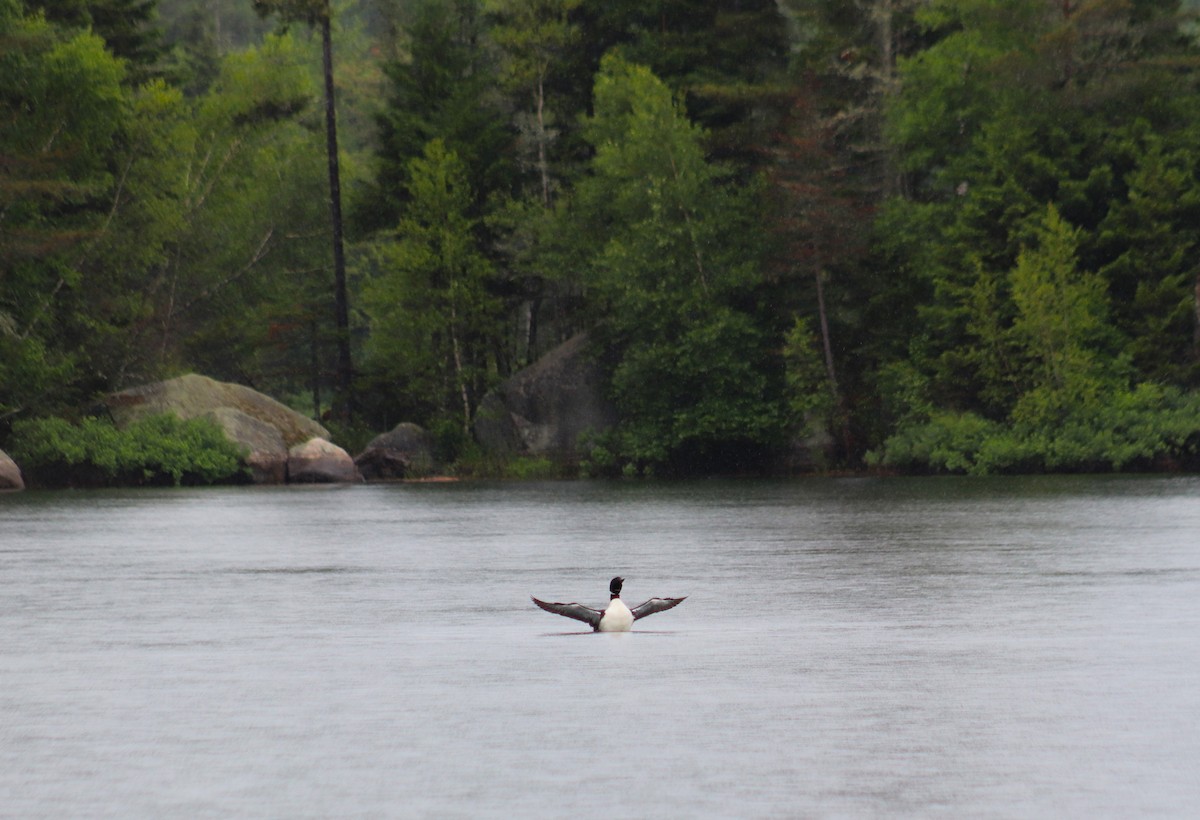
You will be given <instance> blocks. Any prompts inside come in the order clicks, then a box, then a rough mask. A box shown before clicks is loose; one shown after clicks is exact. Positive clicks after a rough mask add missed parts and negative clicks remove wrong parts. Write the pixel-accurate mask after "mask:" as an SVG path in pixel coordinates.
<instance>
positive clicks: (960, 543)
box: [0, 477, 1200, 817]
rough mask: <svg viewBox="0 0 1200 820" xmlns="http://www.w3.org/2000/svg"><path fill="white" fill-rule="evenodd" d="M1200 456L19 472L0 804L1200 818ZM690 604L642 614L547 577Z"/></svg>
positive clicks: (216, 812) (118, 812)
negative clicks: (529, 472)
mask: <svg viewBox="0 0 1200 820" xmlns="http://www.w3.org/2000/svg"><path fill="white" fill-rule="evenodd" d="M1198 531H1200V481H1197V480H1195V479H1186V478H1082V477H1076V478H1038V479H994V480H992V479H988V480H968V479H948V480H943V479H923V480H894V479H889V480H880V479H841V480H826V479H820V480H818V479H811V480H800V481H793V482H749V481H747V482H697V483H680V484H675V483H667V482H663V483H635V482H631V483H599V482H597V483H557V484H504V485H487V484H461V485H445V484H441V485H433V486H431V485H416V486H387V487H357V488H272V489H265V488H263V489H250V488H239V489H229V490H176V491H167V490H161V491H160V490H149V491H134V492H108V493H71V492H64V493H26V494H21V495H10V496H4V497H0V806H3V807H4V808H2V809H0V815H5V816H8V815H11V816H16V817H66V816H114V817H116V816H120V817H127V816H180V817H183V816H187V817H192V816H203V815H211V816H264V815H268V816H289V817H290V816H347V815H371V816H439V817H444V816H471V817H475V816H498V815H510V814H513V813H514V812H519V813H521V814H524V815H531V816H535V817H558V816H564V815H569V814H572V815H580V816H594V815H596V814H599V813H602V812H613V813H615V814H619V815H623V816H645V815H648V814H650V813H652V812H653V813H663V814H666V815H668V816H695V815H718V816H831V815H832V816H873V815H874V816H878V815H884V816H892V815H910V816H922V817H924V816H931V815H933V816H948V817H951V816H952V817H959V816H963V815H964V814H966V815H971V816H976V815H984V816H1092V815H1100V816H1113V817H1116V816H1119V817H1127V816H1131V815H1140V814H1161V815H1168V816H1188V815H1190V814H1191V813H1192V811H1193V810H1194V806H1195V805H1196V803H1197V801H1198V799H1200V784H1197V783H1196V778H1195V776H1194V771H1193V769H1194V766H1195V761H1196V760H1198V759H1200V733H1197V732H1196V731H1195V728H1196V726H1197V725H1200V688H1198V687H1197V686H1196V683H1195V682H1196V680H1197V679H1200V653H1197V652H1196V645H1197V638H1198V636H1200V546H1198V542H1200V539H1197V538H1196V533H1197V532H1198ZM616 574H621V575H624V576H625V577H626V579H627V580H626V585H625V596H624V597H626V599H627V600H630V601H641V600H643V599H645V598H649V597H652V596H656V595H659V596H680V595H688V596H690V597H689V598H688V600H687V601H686V602H684V604H683V605H681V606H679V607H677V608H676V609H673V610H671V611H669V612H664V613H660V614H657V615H655V616H653V620H645V621H639V622H638V624H637V625H636V628H635V631H634V632H633V633H631V634H594V633H591V632H590V631H576V630H575V629H574V627H575V626H576V625H575V624H573V623H572V622H569V621H566V620H565V619H562V618H558V617H556V616H554V615H550V614H547V613H544V612H542V611H540V610H538V609H536V608H535V607H534V606H533V605H532V603H531V602H530V601H529V595H530V594H535V595H537V596H538V597H542V598H550V599H553V600H579V601H581V602H584V603H590V604H592V605H600V604H603V603H604V602H605V601H606V600H607V584H608V579H609V578H611V577H612V576H613V575H616Z"/></svg>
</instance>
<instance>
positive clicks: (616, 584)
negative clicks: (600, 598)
mask: <svg viewBox="0 0 1200 820" xmlns="http://www.w3.org/2000/svg"><path fill="white" fill-rule="evenodd" d="M623 583H625V579H624V578H620V577H617V578H613V579H612V580H611V581H609V582H608V591H609V593H611V594H612V596H613V597H614V598H615V597H616V596H618V595H620V594H621V584H623Z"/></svg>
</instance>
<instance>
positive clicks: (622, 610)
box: [596, 598, 633, 632]
mask: <svg viewBox="0 0 1200 820" xmlns="http://www.w3.org/2000/svg"><path fill="white" fill-rule="evenodd" d="M632 628H633V613H632V612H630V611H629V607H627V606H625V602H624V601H622V600H621V599H620V598H613V599H612V600H611V601H610V602H609V604H608V609H606V610H604V614H603V615H601V616H600V623H599V625H598V626H597V627H596V631H597V632H628V631H629V630H630V629H632Z"/></svg>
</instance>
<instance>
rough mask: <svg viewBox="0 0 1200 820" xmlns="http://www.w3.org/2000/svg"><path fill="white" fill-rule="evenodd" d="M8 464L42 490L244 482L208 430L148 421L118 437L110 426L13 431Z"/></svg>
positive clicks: (49, 422) (201, 423)
mask: <svg viewBox="0 0 1200 820" xmlns="http://www.w3.org/2000/svg"><path fill="white" fill-rule="evenodd" d="M10 446H11V451H12V456H13V458H14V459H15V460H16V461H17V462H18V463H20V464H21V468H22V470H24V471H26V473H27V474H28V475H30V476H32V479H33V483H35V484H41V485H45V486H128V485H142V484H174V485H180V484H216V483H221V482H230V481H239V480H244V478H245V477H246V473H245V470H244V468H243V467H242V466H241V452H240V451H239V450H238V447H237V446H236V445H235V444H234V443H233V442H231V441H229V439H228V438H226V437H225V434H224V432H223V431H222V430H221V428H220V427H218V426H217V425H216V424H215V423H213V422H211V421H208V420H206V419H192V420H189V421H183V420H182V419H180V418H178V417H177V416H174V415H158V416H150V417H147V418H145V419H142V420H141V421H138V422H135V423H133V424H131V425H130V426H129V427H128V428H126V429H125V430H118V429H117V428H116V427H115V426H113V424H112V423H111V422H108V421H102V420H99V419H86V420H84V421H83V422H81V423H79V424H72V423H70V422H69V421H67V420H65V419H61V418H45V419H32V420H29V421H21V422H17V423H15V424H14V425H13V434H12V441H11V445H10Z"/></svg>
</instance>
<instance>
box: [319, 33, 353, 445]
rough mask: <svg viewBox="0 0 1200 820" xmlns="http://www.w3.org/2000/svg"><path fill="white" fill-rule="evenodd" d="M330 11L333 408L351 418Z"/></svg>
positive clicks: (325, 38) (325, 43) (326, 46)
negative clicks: (335, 347)
mask: <svg viewBox="0 0 1200 820" xmlns="http://www.w3.org/2000/svg"><path fill="white" fill-rule="evenodd" d="M330 17H331V14H329V13H327V14H326V15H325V16H324V17H323V18H322V20H321V50H322V56H323V58H324V73H325V150H326V153H327V154H328V155H329V218H330V221H331V222H332V225H333V288H334V290H333V302H334V320H335V322H336V325H337V351H338V357H337V393H338V395H337V401H336V402H335V404H336V411H337V413H338V415H339V417H340V418H341V420H342V421H343V422H348V421H350V418H351V415H352V414H353V407H354V394H353V390H354V386H353V376H354V368H353V365H352V363H351V361H350V307H349V303H348V301H347V298H346V251H345V247H344V242H343V230H342V183H341V174H340V172H339V169H338V141H337V108H336V107H335V105H334V96H333V35H332V32H331V26H332V23H331V21H330Z"/></svg>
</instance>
